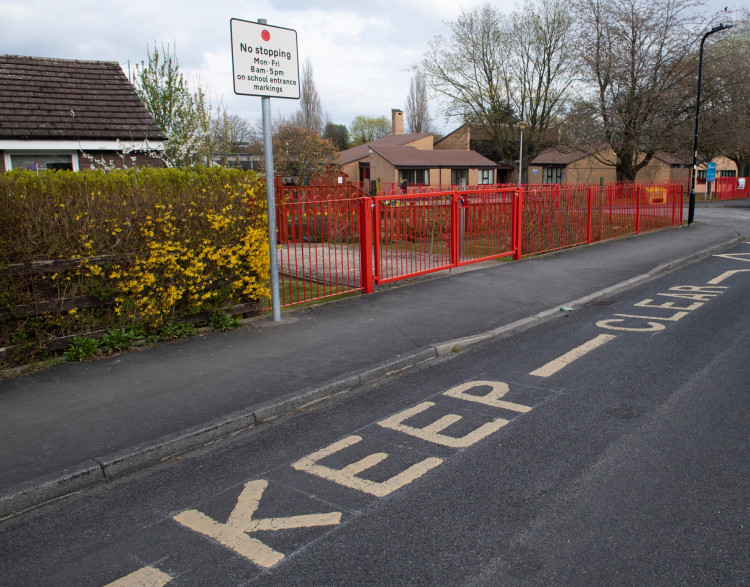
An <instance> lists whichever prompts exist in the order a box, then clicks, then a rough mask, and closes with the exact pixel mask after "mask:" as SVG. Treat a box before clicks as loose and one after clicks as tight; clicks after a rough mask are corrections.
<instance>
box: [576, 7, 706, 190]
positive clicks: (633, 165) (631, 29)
mask: <svg viewBox="0 0 750 587" xmlns="http://www.w3.org/2000/svg"><path fill="white" fill-rule="evenodd" d="M696 5H697V2H695V1H693V0H579V2H578V3H577V4H576V5H575V8H576V12H577V16H578V23H579V27H578V34H577V45H578V47H579V49H580V50H579V58H580V60H579V61H580V65H581V71H582V75H583V79H584V81H585V82H587V83H588V84H589V88H590V90H589V91H588V92H587V93H586V94H585V95H584V98H583V100H582V101H581V103H580V105H579V106H580V109H579V113H587V114H588V121H589V124H591V126H592V128H599V129H600V130H601V133H600V134H599V136H597V137H592V138H595V139H598V140H603V141H606V143H608V144H609V145H611V147H612V149H613V150H614V152H615V153H616V154H617V163H616V169H617V177H618V179H620V180H634V179H635V178H636V174H637V173H638V171H639V170H640V169H642V168H643V167H645V166H646V165H648V163H649V161H651V159H652V158H653V156H654V154H655V153H657V152H658V151H662V150H665V151H674V148H675V145H676V144H678V138H679V127H680V122H681V121H684V120H686V119H688V118H689V117H690V116H691V112H693V111H694V107H695V101H694V96H695V89H694V86H693V87H692V88H691V84H689V83H687V82H688V81H692V79H694V78H693V76H694V74H695V71H696V69H695V62H694V61H693V59H692V58H691V55H692V54H694V51H693V49H694V47H695V44H696V41H697V39H698V38H699V34H700V29H699V27H698V26H697V25H698V23H697V20H696V17H695V14H696V13H695V10H694V9H695V7H696ZM585 119H586V117H582V120H585Z"/></svg>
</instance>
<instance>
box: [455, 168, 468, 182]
mask: <svg viewBox="0 0 750 587" xmlns="http://www.w3.org/2000/svg"><path fill="white" fill-rule="evenodd" d="M468 183H469V170H468V169H451V185H462V186H463V185H468Z"/></svg>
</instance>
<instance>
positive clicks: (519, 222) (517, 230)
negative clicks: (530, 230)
mask: <svg viewBox="0 0 750 587" xmlns="http://www.w3.org/2000/svg"><path fill="white" fill-rule="evenodd" d="M511 216H512V218H511V227H512V230H511V242H512V243H513V260H514V261H520V260H521V255H522V254H523V252H522V251H521V243H522V236H523V235H522V234H521V232H522V230H523V188H518V189H517V190H516V193H515V195H514V196H513V204H512V205H511Z"/></svg>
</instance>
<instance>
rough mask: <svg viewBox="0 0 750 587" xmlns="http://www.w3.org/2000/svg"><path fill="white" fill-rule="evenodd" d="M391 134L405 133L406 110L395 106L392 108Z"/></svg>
mask: <svg viewBox="0 0 750 587" xmlns="http://www.w3.org/2000/svg"><path fill="white" fill-rule="evenodd" d="M391 134H393V135H402V134H404V111H403V110H398V109H397V108H394V109H393V110H391Z"/></svg>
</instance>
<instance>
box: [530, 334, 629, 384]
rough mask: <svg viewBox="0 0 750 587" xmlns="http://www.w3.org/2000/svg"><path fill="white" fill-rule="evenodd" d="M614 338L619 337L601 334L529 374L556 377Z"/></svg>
mask: <svg viewBox="0 0 750 587" xmlns="http://www.w3.org/2000/svg"><path fill="white" fill-rule="evenodd" d="M614 338H617V337H616V336H615V335H613V334H600V335H599V336H597V337H596V338H594V339H592V340H590V341H588V342H587V343H584V344H582V345H581V346H579V347H576V348H574V349H573V350H572V351H569V352H567V353H565V354H564V355H563V356H562V357H558V358H557V359H555V360H554V361H550V362H549V363H547V364H546V365H544V366H542V367H539V369H535V370H534V371H532V372H531V373H529V375H535V376H537V377H549V376H550V375H554V374H555V373H557V372H558V371H559V370H560V369H563V368H565V367H567V366H568V365H570V364H571V363H572V362H573V361H575V360H576V359H580V358H581V357H582V356H584V355H585V354H586V353H588V352H590V351H593V350H594V349H596V348H599V347H600V346H602V345H603V344H606V343H608V342H609V341H610V340H612V339H614Z"/></svg>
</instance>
